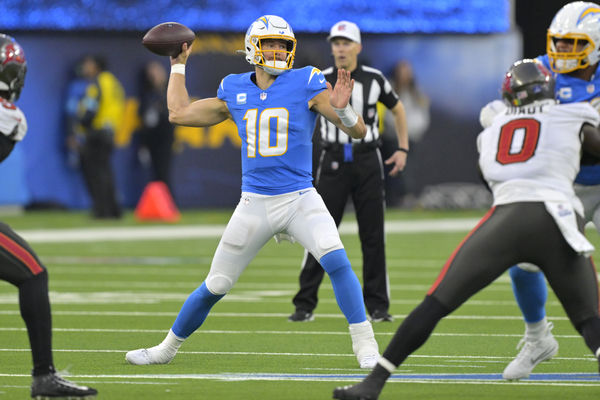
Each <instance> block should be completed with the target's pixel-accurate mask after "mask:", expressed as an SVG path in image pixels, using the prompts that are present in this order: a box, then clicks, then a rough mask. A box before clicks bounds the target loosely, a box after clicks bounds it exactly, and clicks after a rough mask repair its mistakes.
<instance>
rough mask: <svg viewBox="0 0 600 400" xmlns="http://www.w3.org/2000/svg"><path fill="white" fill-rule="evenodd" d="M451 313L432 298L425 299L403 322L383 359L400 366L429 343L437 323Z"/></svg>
mask: <svg viewBox="0 0 600 400" xmlns="http://www.w3.org/2000/svg"><path fill="white" fill-rule="evenodd" d="M449 313H450V310H448V309H447V308H446V307H444V306H443V305H442V304H441V303H440V302H439V301H438V300H436V299H435V298H433V297H431V296H427V297H425V300H423V302H421V304H419V305H418V306H417V308H415V309H414V310H413V311H412V312H411V313H410V314H409V315H408V317H406V319H405V320H404V321H403V322H402V324H401V325H400V327H399V328H398V330H397V331H396V334H395V335H394V337H393V338H392V341H391V342H390V343H389V345H388V347H387V349H385V352H384V353H383V357H384V358H385V359H387V360H388V361H389V362H391V363H392V364H394V365H395V366H396V367H397V366H399V365H400V364H402V362H404V360H405V359H406V357H408V356H409V355H410V354H412V353H413V352H414V351H416V350H417V349H418V348H419V347H421V346H422V345H423V343H425V342H426V341H427V339H428V338H429V336H430V335H431V332H433V329H434V328H435V326H436V325H437V323H438V322H439V321H440V320H441V319H442V318H444V317H445V316H446V315H448V314H449Z"/></svg>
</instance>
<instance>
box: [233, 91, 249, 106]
mask: <svg viewBox="0 0 600 400" xmlns="http://www.w3.org/2000/svg"><path fill="white" fill-rule="evenodd" d="M246 97H248V96H246V93H238V94H237V96H235V102H236V103H237V104H246Z"/></svg>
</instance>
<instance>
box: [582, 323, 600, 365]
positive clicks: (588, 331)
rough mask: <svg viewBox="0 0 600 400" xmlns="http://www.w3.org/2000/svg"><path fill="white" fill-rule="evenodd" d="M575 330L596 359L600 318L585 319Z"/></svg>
mask: <svg viewBox="0 0 600 400" xmlns="http://www.w3.org/2000/svg"><path fill="white" fill-rule="evenodd" d="M577 330H578V331H579V333H580V334H581V336H583V339H584V340H585V344H587V346H588V347H589V348H590V350H592V353H594V357H596V356H597V355H596V352H597V351H598V349H599V348H600V317H592V318H589V319H586V320H585V321H583V322H582V323H581V324H579V326H577Z"/></svg>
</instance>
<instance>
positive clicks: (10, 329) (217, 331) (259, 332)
mask: <svg viewBox="0 0 600 400" xmlns="http://www.w3.org/2000/svg"><path fill="white" fill-rule="evenodd" d="M52 331H53V332H66V333H70V332H76V333H91V332H96V333H167V330H164V329H115V328H57V327H53V328H52ZM0 332H27V329H26V328H19V327H0ZM194 334H195V335H196V334H198V335H202V334H206V335H254V334H256V335H300V336H302V335H335V336H347V335H348V332H335V331H334V332H332V331H264V330H246V331H239V330H238V331H232V330H221V329H199V330H197V331H195V332H194ZM375 334H376V335H377V336H392V335H394V334H395V332H376V333H375ZM432 336H445V337H515V338H521V337H522V336H523V334H522V333H519V334H511V333H457V332H452V333H443V332H440V333H437V332H434V333H433V334H432ZM554 337H556V338H563V339H577V340H581V336H579V335H554Z"/></svg>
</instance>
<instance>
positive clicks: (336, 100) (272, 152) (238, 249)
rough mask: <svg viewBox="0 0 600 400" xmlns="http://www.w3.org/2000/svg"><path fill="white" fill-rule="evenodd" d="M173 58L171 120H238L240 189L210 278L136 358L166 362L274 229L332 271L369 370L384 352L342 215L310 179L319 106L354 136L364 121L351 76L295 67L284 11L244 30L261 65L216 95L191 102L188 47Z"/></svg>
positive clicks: (132, 357) (132, 355)
mask: <svg viewBox="0 0 600 400" xmlns="http://www.w3.org/2000/svg"><path fill="white" fill-rule="evenodd" d="M182 50H183V51H182V52H181V54H179V55H178V56H177V57H176V58H171V76H170V78H169V85H168V88H167V103H168V107H169V118H170V120H171V122H173V123H175V124H178V125H186V126H210V125H214V124H217V123H219V122H221V121H224V120H226V119H232V120H233V121H234V122H235V123H236V125H237V128H238V133H239V135H240V137H241V139H242V149H241V152H242V194H241V199H240V202H239V204H238V205H237V208H236V209H235V212H234V213H233V215H232V217H231V219H230V221H229V223H228V225H227V228H226V229H225V232H224V233H223V236H222V237H221V240H220V243H219V245H218V247H217V250H216V252H215V255H214V257H213V260H212V264H211V267H210V271H209V273H208V276H207V277H206V279H205V281H204V282H203V283H202V285H200V287H198V289H196V290H195V291H194V292H193V293H192V294H191V295H190V296H189V297H188V299H187V300H186V301H185V303H184V304H183V306H182V308H181V311H180V312H179V314H178V316H177V318H176V319H175V322H174V324H173V326H172V327H171V330H170V331H169V333H168V335H167V337H166V338H165V340H164V341H163V342H162V343H161V344H159V345H158V346H155V347H151V348H148V349H139V350H134V351H130V352H128V353H127V354H126V359H127V361H129V362H130V363H132V364H166V363H168V362H170V361H171V360H172V359H173V357H175V353H176V352H177V349H178V348H179V346H180V345H181V344H182V343H183V341H184V340H185V339H186V338H187V337H189V336H190V335H191V334H192V332H194V331H195V330H196V329H198V328H199V327H200V326H201V325H202V323H203V322H204V319H205V318H206V316H207V315H208V313H209V311H210V309H211V307H212V306H213V305H214V304H215V303H216V302H217V301H219V299H221V298H222V297H223V296H224V295H225V294H226V293H227V292H228V291H229V290H230V289H231V288H232V287H233V285H234V284H235V282H236V281H237V280H238V278H239V276H240V274H241V273H242V272H243V271H244V269H245V268H246V266H247V265H248V264H249V263H250V261H252V259H253V258H254V256H255V255H256V254H257V253H258V251H259V250H260V249H261V248H262V247H263V246H264V245H265V244H266V243H267V242H268V241H269V239H270V238H271V237H273V236H275V238H276V240H281V239H283V238H287V239H289V240H291V241H298V242H299V243H300V244H302V246H304V247H305V248H306V249H307V250H308V251H310V252H311V253H312V254H313V255H314V256H315V258H317V259H318V260H319V261H320V263H321V265H322V266H323V268H324V269H325V271H326V272H327V273H328V274H329V277H330V278H331V283H332V285H333V290H334V292H335V296H336V299H337V302H338V305H339V307H340V309H341V310H342V313H343V314H344V316H345V317H346V319H347V321H348V323H349V330H350V334H351V335H350V336H351V338H352V348H353V350H354V353H355V354H356V357H357V359H358V363H359V365H360V367H361V368H372V367H373V366H374V365H375V363H376V361H377V358H378V357H379V351H378V346H377V342H376V341H375V338H374V334H373V328H372V326H371V323H370V322H369V321H368V320H367V317H366V313H365V308H364V304H363V296H362V291H361V287H360V283H359V281H358V278H357V277H356V275H355V274H354V272H353V271H352V268H351V266H350V261H349V260H348V257H347V255H346V251H345V250H344V246H343V245H342V242H341V240H340V237H339V234H338V231H337V229H336V225H335V222H334V220H333V218H332V217H331V215H330V214H329V213H328V211H327V208H326V207H325V204H324V203H323V200H322V199H321V196H319V194H318V193H317V192H316V190H315V189H314V188H313V186H312V142H311V136H312V130H313V127H314V125H315V118H316V116H317V113H320V114H322V115H323V116H325V117H326V118H327V119H328V120H329V121H331V122H333V123H334V124H335V125H336V126H338V127H339V128H340V129H342V130H344V132H346V133H347V134H349V135H350V136H352V137H355V138H362V137H364V135H365V132H366V128H365V125H364V122H363V120H362V118H361V117H360V116H358V115H357V114H356V112H354V110H353V109H352V108H351V107H350V106H349V105H348V101H349V98H350V95H351V93H352V87H353V84H354V81H353V80H351V79H350V73H349V72H347V71H344V70H340V72H339V74H338V78H337V83H336V85H335V88H333V89H332V87H331V85H330V84H328V83H326V80H325V77H324V76H323V74H322V73H321V71H319V70H318V69H317V68H313V67H311V66H309V67H305V68H301V69H292V65H293V62H294V56H295V52H296V39H295V37H294V33H293V32H292V28H291V27H290V25H289V24H288V23H287V22H286V21H285V20H284V19H283V18H281V17H278V16H275V15H265V16H263V17H260V18H259V19H257V20H256V21H254V22H253V23H252V24H251V25H250V27H249V29H248V31H247V32H246V36H245V50H244V52H245V55H246V60H247V61H248V62H249V63H250V64H252V65H253V66H254V71H252V72H248V73H244V74H233V75H228V76H226V77H225V78H224V79H223V80H222V81H221V83H220V85H219V89H218V92H217V97H213V98H206V99H202V100H198V101H195V102H192V103H191V102H190V99H189V96H188V93H187V90H186V87H185V64H186V61H187V59H188V56H189V55H190V52H191V48H188V46H187V45H186V44H183V47H182Z"/></svg>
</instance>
